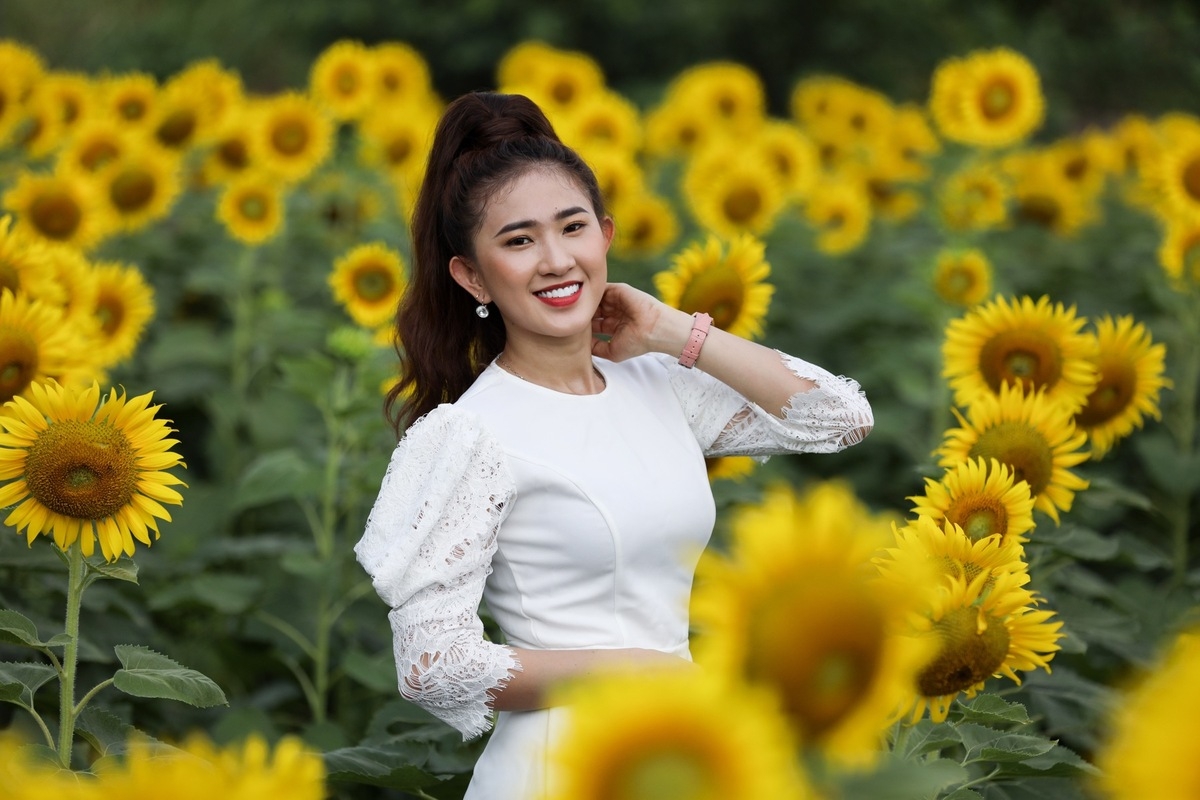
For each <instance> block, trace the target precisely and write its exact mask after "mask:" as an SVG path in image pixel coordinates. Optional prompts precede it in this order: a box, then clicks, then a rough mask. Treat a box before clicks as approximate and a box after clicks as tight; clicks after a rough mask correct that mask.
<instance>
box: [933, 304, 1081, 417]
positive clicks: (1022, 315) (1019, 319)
mask: <svg viewBox="0 0 1200 800" xmlns="http://www.w3.org/2000/svg"><path fill="white" fill-rule="evenodd" d="M1085 324H1087V319H1086V318H1083V317H1078V316H1076V315H1075V308H1074V306H1072V307H1071V308H1064V307H1063V305H1062V303H1056V304H1054V305H1051V304H1050V298H1049V297H1047V296H1045V295H1043V296H1042V297H1040V298H1039V299H1038V300H1037V301H1034V300H1033V299H1032V298H1030V297H1027V296H1026V297H1020V298H1012V299H1011V300H1010V299H1008V298H1005V297H1001V296H997V297H996V299H995V300H993V301H991V302H990V303H984V304H983V305H980V306H977V307H975V308H973V309H971V310H969V311H967V313H966V314H964V315H963V316H962V317H959V318H957V319H954V320H951V321H950V324H949V325H947V326H946V339H945V342H944V343H943V344H942V357H943V360H944V362H945V365H944V367H943V369H942V377H944V378H946V379H947V380H948V381H949V382H950V387H951V388H952V389H953V390H954V401H955V402H956V403H957V404H958V405H959V406H962V407H967V406H970V405H971V404H972V403H973V402H975V401H976V399H977V398H978V397H980V396H981V395H985V394H991V395H995V394H997V393H998V392H999V391H1000V387H1002V386H1004V385H1005V384H1015V385H1019V386H1021V387H1022V388H1023V389H1025V391H1027V392H1029V391H1043V392H1045V393H1046V396H1047V397H1048V398H1049V399H1050V400H1051V401H1053V402H1056V403H1061V404H1062V405H1063V406H1064V407H1065V408H1068V409H1070V410H1071V411H1076V410H1078V409H1079V408H1080V407H1082V405H1083V403H1084V401H1085V400H1086V399H1087V396H1088V394H1089V393H1090V392H1091V391H1092V389H1093V388H1094V387H1095V385H1096V381H1097V378H1098V376H1097V374H1096V368H1095V367H1094V366H1093V364H1092V359H1094V358H1095V355H1096V342H1095V340H1094V339H1093V338H1092V337H1090V336H1088V335H1087V334H1085V333H1083V332H1082V328H1083V326H1084V325H1085Z"/></svg>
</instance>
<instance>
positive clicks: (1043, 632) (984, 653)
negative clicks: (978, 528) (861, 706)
mask: <svg viewBox="0 0 1200 800" xmlns="http://www.w3.org/2000/svg"><path fill="white" fill-rule="evenodd" d="M1027 578H1028V575H1027V574H1026V573H1024V572H1023V571H1015V572H1000V573H994V572H993V573H988V572H981V573H980V574H979V575H978V576H976V577H975V579H974V580H972V581H970V582H967V581H965V580H962V579H961V578H947V579H945V580H944V585H943V589H942V591H941V592H940V593H939V594H938V596H937V599H936V600H935V601H934V604H933V607H932V610H931V612H930V614H929V616H928V617H927V618H926V619H924V620H922V621H921V622H920V623H919V629H920V630H922V631H924V632H927V633H928V634H929V635H930V637H931V638H932V639H933V640H934V641H936V642H937V643H938V653H937V655H936V656H935V657H934V658H933V660H932V661H930V662H929V663H928V664H927V665H926V666H925V667H923V668H922V669H921V671H920V674H919V675H918V676H917V697H916V700H915V701H914V702H913V704H912V714H911V717H910V720H911V721H912V722H916V721H917V720H919V719H920V718H921V717H922V716H924V714H925V711H926V709H928V710H929V718H930V719H931V720H933V721H934V722H944V721H945V719H946V716H947V714H948V713H949V711H950V705H951V704H952V703H953V702H954V700H955V699H956V698H957V697H958V696H959V695H960V694H961V695H963V696H965V697H974V696H975V694H976V693H977V692H978V691H979V690H980V689H982V688H983V687H984V684H985V683H986V682H987V680H988V678H991V677H993V676H996V677H999V676H1004V677H1007V678H1009V679H1011V680H1013V681H1015V682H1017V683H1020V682H1021V678H1020V676H1018V675H1017V670H1021V671H1028V670H1032V669H1037V668H1039V667H1040V668H1042V669H1045V670H1047V671H1048V670H1049V669H1050V660H1051V659H1052V658H1053V657H1054V653H1055V652H1056V651H1058V650H1059V645H1058V644H1057V642H1058V640H1059V639H1060V638H1062V634H1060V633H1059V630H1060V629H1061V628H1062V623H1061V622H1051V621H1050V619H1051V617H1053V616H1054V612H1053V611H1037V610H1035V609H1034V608H1033V604H1034V603H1036V602H1037V601H1036V598H1034V596H1033V595H1032V594H1030V593H1029V592H1028V591H1026V590H1025V589H1024V588H1022V583H1023V582H1024V581H1025V580H1027Z"/></svg>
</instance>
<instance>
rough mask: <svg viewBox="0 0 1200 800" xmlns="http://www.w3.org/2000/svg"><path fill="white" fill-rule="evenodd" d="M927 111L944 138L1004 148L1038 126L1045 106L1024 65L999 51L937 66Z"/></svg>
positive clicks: (1033, 71) (1031, 71)
mask: <svg viewBox="0 0 1200 800" xmlns="http://www.w3.org/2000/svg"><path fill="white" fill-rule="evenodd" d="M929 105H930V111H931V113H932V114H933V116H934V119H935V120H937V122H938V126H939V127H940V128H941V131H942V135H943V136H945V137H946V138H948V139H952V140H954V141H958V142H962V143H964V144H971V145H976V146H978V147H1007V146H1009V145H1013V144H1017V143H1019V142H1021V141H1022V140H1024V139H1025V138H1026V137H1027V136H1029V134H1031V133H1032V132H1033V131H1034V130H1036V129H1037V128H1038V127H1039V126H1040V125H1041V124H1042V120H1043V118H1044V116H1045V106H1046V101H1045V98H1044V97H1043V95H1042V86H1041V80H1040V79H1039V78H1038V74H1037V70H1036V69H1034V67H1033V65H1032V64H1031V63H1030V62H1029V60H1028V59H1027V58H1025V57H1024V56H1023V55H1021V54H1020V53H1017V52H1015V51H1013V50H1009V49H1007V48H1003V47H1000V48H996V49H993V50H983V51H976V52H973V53H970V54H969V55H968V56H967V57H966V58H964V59H951V60H949V61H947V62H944V63H943V64H942V65H939V67H938V69H937V71H936V72H935V73H934V78H933V88H932V93H931V97H930V102H929Z"/></svg>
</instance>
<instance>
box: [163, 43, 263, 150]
mask: <svg viewBox="0 0 1200 800" xmlns="http://www.w3.org/2000/svg"><path fill="white" fill-rule="evenodd" d="M166 89H167V90H168V91H170V92H172V93H173V92H180V93H183V94H191V95H194V96H195V98H196V105H195V111H196V121H197V125H196V130H195V134H194V136H193V137H192V140H191V141H192V144H193V145H196V146H200V145H209V144H212V142H213V137H214V136H215V135H216V133H217V131H218V130H220V129H221V126H222V125H224V123H225V120H226V119H227V118H228V117H229V115H230V114H231V113H232V112H233V111H234V110H235V109H238V108H241V107H242V106H244V105H245V104H246V94H245V90H244V88H243V87H242V79H241V77H240V76H239V75H238V74H237V73H236V72H233V71H232V70H229V69H227V68H225V67H224V66H222V65H221V62H220V61H218V60H217V59H215V58H204V59H200V60H199V61H193V62H192V63H190V64H188V65H187V66H186V67H184V69H183V70H182V71H180V72H178V73H176V74H175V75H174V76H173V77H172V78H171V79H170V81H168V83H167V86H166Z"/></svg>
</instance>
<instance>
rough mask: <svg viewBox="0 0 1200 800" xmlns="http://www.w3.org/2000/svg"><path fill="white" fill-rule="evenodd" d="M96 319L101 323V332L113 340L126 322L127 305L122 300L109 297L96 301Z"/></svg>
mask: <svg viewBox="0 0 1200 800" xmlns="http://www.w3.org/2000/svg"><path fill="white" fill-rule="evenodd" d="M96 319H98V320H99V321H100V330H101V331H103V332H104V335H105V336H107V337H109V338H112V336H113V334H115V333H116V332H117V331H118V330H119V329H120V327H121V323H122V322H124V321H125V303H124V302H122V300H121V298H119V297H115V296H113V295H107V296H104V297H101V298H99V299H98V300H97V301H96Z"/></svg>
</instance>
